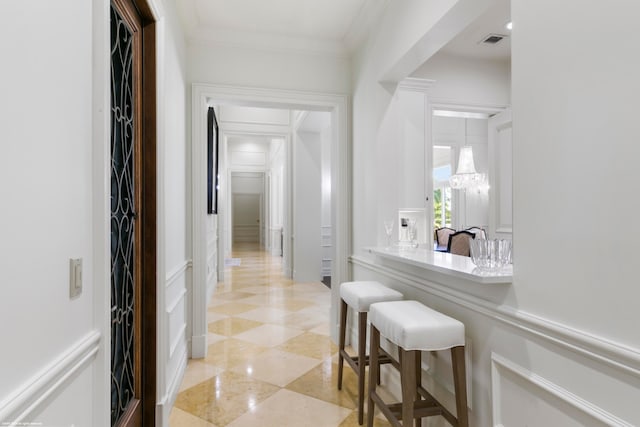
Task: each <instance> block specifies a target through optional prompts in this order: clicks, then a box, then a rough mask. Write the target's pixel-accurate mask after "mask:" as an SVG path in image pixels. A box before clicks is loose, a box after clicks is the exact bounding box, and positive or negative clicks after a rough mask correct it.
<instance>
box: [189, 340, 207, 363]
mask: <svg viewBox="0 0 640 427" xmlns="http://www.w3.org/2000/svg"><path fill="white" fill-rule="evenodd" d="M206 355H207V336H206V335H198V336H193V337H191V358H192V359H202V358H204V357H205V356H206Z"/></svg>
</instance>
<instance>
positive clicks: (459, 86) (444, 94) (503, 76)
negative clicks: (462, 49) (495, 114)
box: [411, 53, 511, 106]
mask: <svg viewBox="0 0 640 427" xmlns="http://www.w3.org/2000/svg"><path fill="white" fill-rule="evenodd" d="M411 77H417V78H423V79H431V80H434V83H433V85H432V86H431V87H430V88H429V98H430V99H431V100H432V101H433V100H436V101H437V100H440V101H448V102H454V103H455V102H459V103H463V104H466V105H474V104H480V105H497V106H505V105H509V104H510V103H511V63H510V62H508V61H507V62H504V61H496V60H480V59H469V58H463V57H457V56H452V55H450V54H445V53H437V54H436V55H434V56H433V57H431V58H430V59H429V60H428V61H427V62H425V63H424V64H423V65H422V66H421V67H420V68H418V69H417V70H416V71H415V72H413V73H412V74H411Z"/></svg>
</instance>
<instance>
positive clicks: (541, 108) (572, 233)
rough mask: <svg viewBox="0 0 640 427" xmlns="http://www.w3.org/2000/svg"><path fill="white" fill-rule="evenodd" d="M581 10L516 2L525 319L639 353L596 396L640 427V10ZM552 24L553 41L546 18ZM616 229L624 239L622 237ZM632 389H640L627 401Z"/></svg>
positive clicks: (518, 227)
mask: <svg viewBox="0 0 640 427" xmlns="http://www.w3.org/2000/svg"><path fill="white" fill-rule="evenodd" d="M556 6H558V7H556ZM571 6H575V4H571V2H570V3H566V4H562V5H556V4H555V3H554V4H553V5H551V4H550V3H549V2H536V3H535V4H532V3H531V2H527V1H522V0H514V1H513V4H512V16H513V20H514V22H518V29H517V31H515V30H514V31H515V32H514V38H513V42H514V44H513V49H514V53H513V106H514V109H513V119H514V122H513V125H514V126H513V138H514V140H513V141H514V142H513V165H514V166H513V167H514V190H513V191H514V200H513V203H514V212H513V227H514V230H513V239H514V245H515V247H516V248H517V251H516V253H515V255H514V256H515V257H516V258H515V262H516V265H517V273H518V276H517V279H518V280H517V283H515V284H514V293H515V295H516V296H517V299H518V302H519V306H520V307H521V308H522V309H523V310H526V311H528V312H531V313H534V314H536V315H538V316H541V317H545V318H549V319H551V320H553V321H554V322H558V323H559V324H562V325H566V326H567V327H569V328H572V329H576V330H579V331H583V332H584V333H586V334H589V335H592V336H594V337H597V339H600V340H606V341H607V342H611V343H612V344H613V345H614V346H615V348H616V349H620V348H624V349H625V350H627V351H631V352H632V354H634V355H635V357H634V358H633V359H632V360H630V361H628V362H625V363H623V364H624V365H627V364H628V365H631V366H634V367H635V368H636V371H635V375H632V376H629V377H626V378H625V380H624V381H622V384H617V383H618V382H619V378H616V377H617V375H616V373H617V371H614V372H610V373H609V374H610V375H611V378H607V379H606V381H603V382H601V383H598V389H600V390H601V392H597V391H596V390H589V391H588V394H589V395H590V397H592V398H593V399H594V400H596V399H597V401H598V402H599V403H600V404H601V405H602V406H605V407H606V408H609V409H610V410H611V411H612V412H614V413H616V414H619V416H621V417H622V418H624V419H626V420H628V421H629V422H631V423H632V424H640V412H638V410H637V407H636V405H635V403H633V402H637V401H638V400H639V399H640V392H639V390H640V387H639V385H640V381H639V377H638V367H640V363H638V361H639V359H640V358H639V357H638V354H640V335H638V331H637V328H635V327H634V326H633V325H634V323H636V322H635V320H634V319H636V318H637V316H636V313H637V304H635V303H636V302H637V301H638V300H639V299H640V288H639V287H638V286H635V283H637V282H638V273H637V271H636V270H635V268H634V265H635V263H636V262H637V261H636V258H637V257H636V255H637V253H638V238H640V230H638V229H637V227H635V226H634V224H635V222H636V220H637V212H638V209H639V208H640V201H639V200H638V198H637V197H634V196H633V194H635V193H636V192H637V183H638V182H640V170H638V168H637V167H636V166H634V164H635V159H637V158H638V157H639V156H640V146H638V144H637V143H636V141H638V138H639V137H640V125H639V123H638V120H637V114H636V110H637V108H636V106H635V105H636V99H637V95H638V94H640V82H639V81H638V79H637V78H636V76H637V75H638V73H639V72H640V61H639V60H638V58H637V56H635V55H630V52H631V51H632V49H633V48H634V46H635V41H634V40H635V38H636V35H635V32H633V31H632V30H631V28H633V27H631V25H633V23H634V22H637V21H638V19H640V4H638V3H630V2H625V1H613V2H608V3H607V4H606V5H605V4H600V3H594V4H589V5H584V4H582V3H580V4H579V5H578V6H579V8H578V9H577V10H578V13H576V9H574V8H572V7H571ZM541 14H544V15H545V17H546V18H545V28H544V31H540V28H539V27H538V26H537V25H536V24H535V22H536V21H537V20H536V19H534V16H540V15H541ZM568 19H571V31H568V32H567V31H566V30H565V36H564V37H561V38H560V39H555V38H553V40H555V41H554V42H553V43H552V36H551V34H553V33H557V32H558V31H560V28H562V26H563V23H566V22H567V20H568ZM538 22H539V21H538ZM596 25H597V26H598V27H599V29H600V31H599V32H600V33H601V34H607V39H610V40H611V39H615V40H617V42H616V43H613V44H612V43H609V42H607V40H605V39H603V38H601V37H598V35H597V34H595V33H594V32H593V31H592V29H593V27H594V26H596ZM567 52H570V53H571V54H570V55H567ZM594 53H595V54H594ZM603 81H606V82H607V84H606V85H603V84H602V82H603ZM541 166H543V168H542V169H541V168H540V167H541ZM605 195H606V196H605ZM602 196H604V197H606V199H607V200H608V201H609V202H604V203H603V199H602ZM543 203H544V206H547V207H551V208H552V212H553V213H554V220H553V221H548V222H546V221H545V226H544V227H540V218H541V215H543V214H544V213H545V212H548V211H546V210H545V208H544V207H543ZM610 224H616V226H617V225H619V226H620V227H621V229H622V230H623V231H621V232H620V233H617V232H616V233H613V234H612V233H610V230H608V228H609V227H608V225H610ZM584 230H590V232H589V233H588V234H589V235H586V234H584V233H583V231H584ZM603 242H606V247H607V248H609V249H605V247H604V246H603V245H602V243H603ZM549 246H553V247H554V248H555V249H554V251H549V250H548V249H546V248H548V247H549ZM558 254H562V256H558ZM541 265H544V266H545V268H544V270H542V269H540V266H541ZM565 375H566V374H565ZM628 385H634V386H635V390H634V391H633V392H630V393H625V394H622V393H621V391H622V390H623V387H626V386H628ZM574 390H576V391H578V390H579V389H576V388H574ZM612 396H616V397H617V398H618V399H619V400H618V401H617V402H616V401H614V399H612Z"/></svg>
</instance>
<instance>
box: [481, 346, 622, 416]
mask: <svg viewBox="0 0 640 427" xmlns="http://www.w3.org/2000/svg"><path fill="white" fill-rule="evenodd" d="M509 375H511V376H515V377H518V378H519V379H520V380H522V381H524V382H525V383H527V384H529V385H530V386H532V387H533V388H534V389H536V390H537V391H538V392H543V393H548V394H550V395H552V396H553V397H554V398H557V399H560V400H561V401H563V402H564V403H567V404H569V405H571V406H572V407H573V408H575V409H576V410H578V411H580V412H582V413H584V414H585V415H587V416H589V417H590V418H592V419H593V420H594V421H599V422H601V423H604V424H605V425H609V426H621V427H633V425H632V424H629V423H627V422H626V421H624V420H622V419H620V418H618V417H616V416H615V415H613V414H611V413H609V412H607V411H605V410H604V409H602V408H600V407H598V406H596V405H594V404H593V403H591V402H589V401H587V400H585V399H583V398H581V397H580V396H577V395H575V394H574V393H572V392H570V391H568V390H566V389H564V388H563V387H560V386H559V385H557V384H555V383H553V382H551V381H549V380H548V379H546V378H544V377H542V376H540V375H538V374H536V373H534V372H531V371H530V370H528V369H525V368H523V367H522V366H520V365H518V364H516V363H514V362H513V361H511V360H508V359H507V358H506V357H503V356H501V355H499V354H497V353H491V400H492V402H493V408H492V414H493V425H494V426H496V427H502V426H503V424H502V419H501V415H502V412H501V409H502V408H501V402H502V394H503V393H502V386H501V382H500V380H501V379H502V378H506V377H507V376H509ZM530 392H532V391H530Z"/></svg>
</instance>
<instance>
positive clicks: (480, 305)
mask: <svg viewBox="0 0 640 427" xmlns="http://www.w3.org/2000/svg"><path fill="white" fill-rule="evenodd" d="M350 262H351V263H352V264H354V265H357V266H360V267H363V268H366V269H367V270H370V271H373V272H375V273H378V274H381V275H384V276H387V277H389V278H391V279H393V280H394V281H396V282H401V283H404V284H406V285H408V286H411V287H413V288H415V289H418V290H420V291H423V292H428V293H430V294H433V295H435V296H437V297H439V298H442V299H444V300H447V301H449V302H451V303H453V304H456V305H459V306H461V307H464V308H466V309H469V310H472V311H475V312H476V313H480V314H482V315H484V316H487V317H490V318H492V319H494V320H496V321H499V322H501V323H504V324H507V325H509V326H512V327H514V328H516V329H519V330H520V331H522V332H525V333H527V334H529V335H534V336H537V337H539V338H542V339H544V340H546V341H549V342H552V343H554V344H556V345H558V346H560V347H563V348H565V349H568V350H571V351H573V352H577V353H578V354H581V355H583V356H585V357H588V358H589V359H591V360H595V361H597V362H600V363H604V364H606V365H609V366H611V367H614V368H616V369H619V370H621V371H624V372H626V373H628V374H632V375H634V376H635V377H640V349H634V348H631V347H628V346H625V345H623V344H619V343H615V342H612V341H609V340H607V339H605V338H602V337H597V336H594V335H591V334H589V333H587V332H584V331H581V330H578V329H574V328H571V327H569V326H567V325H562V324H559V323H557V322H554V321H551V320H549V319H543V318H541V317H539V316H536V315H533V314H530V313H527V312H524V311H521V310H517V309H515V308H513V307H507V306H498V305H496V304H493V303H491V302H489V301H486V300H483V299H480V298H478V297H475V296H473V295H470V294H467V293H463V292H460V291H457V290H454V289H452V288H449V287H447V286H444V285H441V284H438V283H435V282H430V281H428V280H426V279H424V278H422V277H418V276H415V275H412V274H408V273H405V272H403V271H400V270H396V269H392V268H389V267H385V266H381V265H379V264H376V263H374V262H373V261H371V260H369V259H367V258H364V257H361V256H351V257H350Z"/></svg>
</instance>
